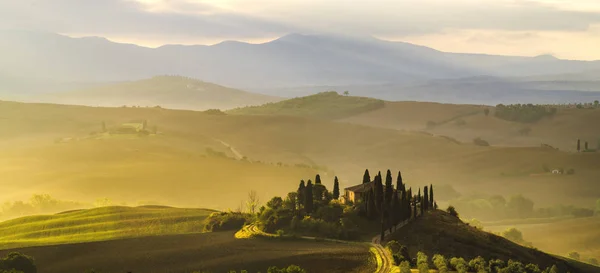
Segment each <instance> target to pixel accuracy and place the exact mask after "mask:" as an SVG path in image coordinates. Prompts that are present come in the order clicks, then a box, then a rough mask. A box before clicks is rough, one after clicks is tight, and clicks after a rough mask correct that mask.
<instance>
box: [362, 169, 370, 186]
mask: <svg viewBox="0 0 600 273" xmlns="http://www.w3.org/2000/svg"><path fill="white" fill-rule="evenodd" d="M369 182H371V175H370V174H369V169H366V170H365V174H364V175H363V184H367V183H369Z"/></svg>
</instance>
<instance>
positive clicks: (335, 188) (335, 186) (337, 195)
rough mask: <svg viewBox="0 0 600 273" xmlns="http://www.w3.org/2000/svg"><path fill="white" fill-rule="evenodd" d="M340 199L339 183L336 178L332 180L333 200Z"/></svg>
mask: <svg viewBox="0 0 600 273" xmlns="http://www.w3.org/2000/svg"><path fill="white" fill-rule="evenodd" d="M339 198H340V182H339V181H338V177H337V176H336V177H335V179H334V180H333V199H335V200H337V199H339Z"/></svg>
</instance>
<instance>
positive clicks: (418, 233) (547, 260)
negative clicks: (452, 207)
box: [389, 211, 600, 273]
mask: <svg viewBox="0 0 600 273" xmlns="http://www.w3.org/2000/svg"><path fill="white" fill-rule="evenodd" d="M389 240H396V241H398V242H399V243H400V244H402V245H405V246H407V247H408V249H409V252H410V255H411V257H416V254H417V252H418V251H422V252H425V253H426V254H428V255H430V256H433V255H434V254H441V255H444V256H445V257H446V258H451V257H462V258H464V259H466V260H467V261H469V260H471V259H473V258H476V257H477V256H481V257H483V258H484V259H485V260H486V261H488V260H490V259H501V260H504V261H505V262H506V261H508V260H509V259H512V260H513V261H520V262H522V263H524V264H528V263H533V264H537V265H539V266H540V268H546V267H551V266H553V265H556V266H557V267H558V268H559V270H560V272H581V273H584V272H589V273H592V272H597V271H598V270H600V268H598V267H594V266H591V265H587V264H582V263H579V262H575V261H570V260H567V259H564V258H559V257H555V256H552V255H550V254H546V253H544V252H541V251H539V250H537V249H534V248H528V247H524V246H520V245H518V244H515V243H513V242H511V241H509V240H507V239H505V238H502V237H500V236H497V235H494V234H491V233H487V232H484V231H481V230H479V229H477V228H475V227H471V226H469V225H466V224H464V223H463V222H462V221H460V220H459V219H458V218H456V217H454V216H452V215H450V214H448V213H445V212H442V211H432V212H430V213H427V214H425V215H424V216H423V217H421V218H418V219H417V220H415V221H413V222H410V223H409V224H407V225H406V226H404V227H402V228H401V229H399V230H398V231H397V232H396V233H394V234H393V235H392V236H391V238H390V239H389Z"/></svg>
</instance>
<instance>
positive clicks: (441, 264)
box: [433, 254, 448, 273]
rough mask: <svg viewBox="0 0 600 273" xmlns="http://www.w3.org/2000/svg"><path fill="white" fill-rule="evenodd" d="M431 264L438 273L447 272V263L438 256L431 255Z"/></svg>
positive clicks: (442, 257)
mask: <svg viewBox="0 0 600 273" xmlns="http://www.w3.org/2000/svg"><path fill="white" fill-rule="evenodd" d="M433 264H434V265H435V267H436V268H437V269H438V272H439V273H447V272H448V261H447V260H446V258H444V256H442V255H440V254H435V255H433Z"/></svg>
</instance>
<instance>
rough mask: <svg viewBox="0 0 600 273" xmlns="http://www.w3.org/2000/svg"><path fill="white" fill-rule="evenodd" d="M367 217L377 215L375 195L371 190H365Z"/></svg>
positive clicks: (372, 217)
mask: <svg viewBox="0 0 600 273" xmlns="http://www.w3.org/2000/svg"><path fill="white" fill-rule="evenodd" d="M366 197H367V202H366V203H367V217H368V218H369V219H374V218H375V215H377V208H376V207H375V196H374V192H373V190H371V191H368V192H367V195H366Z"/></svg>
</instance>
